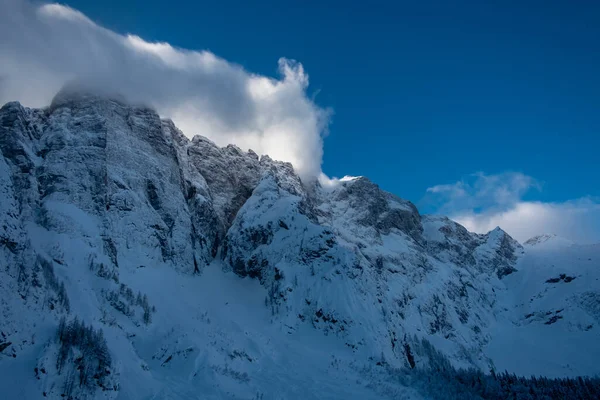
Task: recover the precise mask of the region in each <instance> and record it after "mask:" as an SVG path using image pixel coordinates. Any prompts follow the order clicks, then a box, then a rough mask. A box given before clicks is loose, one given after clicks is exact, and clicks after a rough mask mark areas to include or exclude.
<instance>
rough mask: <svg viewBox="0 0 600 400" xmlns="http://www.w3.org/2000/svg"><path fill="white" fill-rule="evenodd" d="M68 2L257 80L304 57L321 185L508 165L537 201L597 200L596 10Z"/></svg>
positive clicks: (442, 175) (435, 180)
mask: <svg viewBox="0 0 600 400" xmlns="http://www.w3.org/2000/svg"><path fill="white" fill-rule="evenodd" d="M482 3H487V4H482ZM494 3H495V4H494ZM66 4H69V5H71V6H73V7H74V8H77V9H79V10H80V11H83V12H84V13H85V14H86V15H87V16H88V17H90V18H91V19H93V20H95V21H96V22H99V23H101V24H102V25H104V26H106V27H109V28H111V29H113V30H116V31H118V32H121V33H135V34H138V35H139V36H141V37H143V38H144V39H146V40H150V41H166V42H169V43H170V44H172V45H174V46H179V47H183V48H188V49H210V50H211V51H213V52H214V53H216V54H217V55H220V56H222V57H224V58H226V59H227V60H229V61H233V62H235V63H239V64H241V65H243V66H244V67H245V68H246V69H248V70H249V71H253V72H258V73H261V74H265V75H273V76H275V75H276V62H277V59H278V58H279V57H282V56H285V57H287V58H292V59H296V60H298V61H300V62H302V64H303V65H304V67H305V68H306V70H307V72H308V74H309V75H310V80H311V84H310V91H312V92H315V91H318V94H317V97H316V101H317V102H318V103H319V104H321V105H324V106H328V107H331V108H333V110H334V112H335V115H334V117H333V119H332V124H331V126H330V135H329V136H328V137H327V138H326V140H325V156H324V164H323V170H324V172H325V173H327V174H328V175H330V176H343V175H345V174H350V175H366V176H369V177H370V178H372V179H373V180H374V181H376V182H378V183H379V184H380V185H381V186H382V187H384V188H385V189H387V190H390V191H392V192H394V193H397V194H399V195H400V196H403V197H405V198H409V199H411V200H413V201H418V200H419V199H420V197H421V196H422V195H423V193H424V192H425V190H426V188H428V187H430V186H433V185H436V184H439V183H448V182H452V181H456V180H458V179H460V178H461V177H463V176H465V175H468V174H471V173H474V172H477V171H485V172H487V173H499V172H503V171H506V170H516V171H520V172H523V173H525V174H527V175H531V176H534V177H535V178H536V179H539V180H541V181H543V182H545V185H544V188H543V190H542V191H538V192H537V193H534V195H535V197H536V198H539V199H541V200H546V201H564V200H567V199H571V198H575V197H581V196H586V195H591V196H600V184H599V181H600V162H599V161H598V149H600V112H599V110H600V73H598V70H599V68H600V23H598V21H599V20H600V3H598V2H597V1H589V2H585V1H577V2H566V1H534V2H531V1H530V2H527V1H526V2H523V1H517V2H511V1H497V2H480V1H458V2H447V1H439V2H427V1H426V2H391V1H383V2H378V1H371V2H348V1H344V2H332V1H327V2H320V1H309V2H299V1H291V2H285V1H284V2H282V1H264V2H246V1H219V2H190V1H184V2H178V1H171V2H169V6H168V7H166V6H165V5H164V2H153V1H147V0H144V1H137V0H117V1H113V0H109V1H102V2H96V1H77V0H69V1H67V2H66Z"/></svg>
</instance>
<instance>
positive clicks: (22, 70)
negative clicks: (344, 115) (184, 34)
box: [0, 0, 330, 178]
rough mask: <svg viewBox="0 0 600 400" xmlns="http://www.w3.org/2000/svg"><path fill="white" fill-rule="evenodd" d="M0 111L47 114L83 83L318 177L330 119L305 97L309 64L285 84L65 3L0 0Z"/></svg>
mask: <svg viewBox="0 0 600 400" xmlns="http://www.w3.org/2000/svg"><path fill="white" fill-rule="evenodd" d="M0 60H2V62H0V102H2V103H4V102H7V101H10V100H18V101H21V102H22V103H24V104H25V105H28V106H35V107H39V106H45V105H48V104H49V103H50V101H51V99H52V97H53V96H54V94H56V92H57V91H58V90H59V89H60V88H61V87H62V86H63V85H64V84H65V83H67V82H68V81H71V80H79V81H83V82H86V84H88V85H93V86H95V87H97V88H102V89H103V90H105V91H110V92H114V93H118V94H120V95H122V96H125V97H126V98H128V99H129V100H131V101H134V102H140V103H144V104H147V105H150V106H153V107H155V108H156V109H157V110H158V111H159V113H160V114H161V115H162V116H166V117H170V118H173V119H174V121H175V123H176V124H177V125H178V126H179V127H180V128H181V129H182V130H183V131H184V133H186V134H187V135H188V136H193V135H195V134H201V135H203V136H207V137H209V138H210V139H212V140H213V141H215V142H216V143H217V144H220V145H226V144H229V143H235V144H237V145H238V146H240V147H242V148H245V149H249V148H252V149H253V150H254V151H256V152H257V153H259V154H269V155H270V156H271V157H272V158H275V159H279V160H284V161H290V162H292V164H293V165H294V167H295V168H296V170H297V171H298V172H299V173H300V174H301V175H302V176H303V177H304V178H311V177H317V176H318V175H319V173H320V171H321V160H322V156H323V142H322V135H323V133H324V132H325V131H326V129H327V125H328V122H329V117H330V111H329V110H326V109H323V108H321V107H319V106H317V105H316V104H315V103H314V101H313V99H312V98H310V97H309V96H307V88H308V84H309V79H308V75H307V74H306V72H305V71H304V68H303V67H302V65H301V64H299V63H297V62H295V61H293V60H288V59H285V58H281V59H280V60H279V65H278V71H279V74H280V77H279V78H278V79H275V78H271V77H266V76H261V75H257V74H253V73H250V72H248V71H246V70H244V69H243V68H242V67H240V66H238V65H236V64H234V63H231V62H229V61H227V60H224V59H222V58H220V57H218V56H216V55H215V54H213V53H211V52H209V51H191V50H186V49H180V48H177V47H174V46H172V45H170V44H168V43H152V42H148V41H145V40H144V39H142V38H141V37H139V36H136V35H132V34H128V35H121V34H118V33H115V32H112V31H110V30H108V29H105V28H103V27H101V26H99V25H97V24H96V23H94V22H93V21H91V20H90V19H89V18H88V17H86V16H85V15H84V14H82V13H81V12H79V11H77V10H74V9H72V8H69V7H66V6H63V5H59V4H46V5H37V4H35V3H32V2H29V1H26V0H1V1H0Z"/></svg>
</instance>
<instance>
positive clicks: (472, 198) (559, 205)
mask: <svg viewBox="0 0 600 400" xmlns="http://www.w3.org/2000/svg"><path fill="white" fill-rule="evenodd" d="M540 190H542V184H541V183H540V182H539V181H537V180H536V179H534V178H532V177H530V176H527V175H524V174H522V173H517V172H507V173H503V174H497V175H486V174H484V173H477V174H473V175H471V176H469V177H466V178H465V179H463V180H461V181H458V182H455V183H452V184H444V185H437V186H433V187H430V188H428V189H427V195H426V196H425V199H424V202H425V203H426V204H428V205H429V207H430V208H433V209H435V211H436V213H441V214H447V215H449V216H450V217H451V218H452V219H454V220H456V221H457V222H459V223H460V224H462V225H464V226H465V227H466V228H467V229H469V230H471V231H474V232H479V233H485V232H488V231H490V230H492V229H494V228H495V227H496V226H500V227H501V228H502V229H504V230H505V231H507V232H508V233H509V234H510V235H512V236H513V237H514V238H516V239H517V240H519V241H525V240H527V239H528V238H530V237H532V236H535V235H538V234H541V233H556V234H557V235H559V236H562V237H565V238H567V239H571V240H573V241H576V242H579V243H591V242H600V201H599V200H598V199H594V198H589V197H585V198H580V199H573V200H570V201H566V202H540V201H525V200H524V196H525V195H526V194H527V193H528V192H530V191H540Z"/></svg>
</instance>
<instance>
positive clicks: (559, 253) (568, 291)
mask: <svg viewBox="0 0 600 400" xmlns="http://www.w3.org/2000/svg"><path fill="white" fill-rule="evenodd" d="M541 238H543V239H542V240H539V239H540V237H536V238H534V240H528V241H527V242H526V243H528V244H526V245H525V251H526V253H525V256H524V257H523V258H521V260H519V263H518V264H517V269H518V270H519V273H518V274H514V275H512V276H509V277H507V278H506V279H505V280H504V283H505V284H506V287H507V291H508V293H509V296H506V299H505V303H504V307H505V308H504V309H503V310H501V312H500V313H499V318H498V321H497V323H496V325H495V328H494V330H495V332H494V339H493V340H492V342H491V343H490V345H489V349H488V350H487V354H488V355H489V356H490V357H492V358H493V359H494V361H495V366H496V368H498V369H499V370H505V369H508V370H509V371H514V372H515V373H518V374H522V375H533V374H541V375H545V376H550V377H559V376H576V375H600V365H599V364H598V361H597V360H598V355H599V354H600V341H599V340H598V337H600V326H599V324H600V244H596V245H577V244H573V243H572V242H570V241H568V240H566V239H564V238H560V237H555V236H550V235H543V236H541ZM506 349H511V351H510V352H507V351H506Z"/></svg>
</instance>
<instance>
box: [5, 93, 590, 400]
mask: <svg viewBox="0 0 600 400" xmlns="http://www.w3.org/2000/svg"><path fill="white" fill-rule="evenodd" d="M0 151H1V154H2V157H0V194H1V195H2V197H1V198H2V201H0V211H1V213H0V261H1V265H2V268H1V269H0V315H1V316H2V320H1V323H0V331H1V332H0V335H1V336H0V348H2V351H0V379H2V380H5V379H6V380H7V381H8V380H11V381H12V380H18V381H19V382H20V384H18V385H9V388H8V389H6V391H5V392H4V393H3V394H4V395H6V396H8V397H7V398H9V399H12V398H15V399H16V398H37V397H40V396H42V395H43V394H44V393H45V395H46V397H50V398H62V397H61V395H63V394H65V393H67V394H68V393H71V394H72V395H73V396H76V397H80V398H85V397H97V398H112V399H115V398H119V399H137V398H203V399H204V398H215V399H219V398H232V399H234V398H235V399H238V398H240V399H262V398H264V399H267V398H303V399H304V398H315V399H316V398H319V399H321V398H328V399H337V398H361V399H368V398H382V397H384V398H407V399H409V398H421V397H422V396H421V394H419V392H418V391H417V390H416V389H414V388H411V387H410V385H408V384H406V383H401V382H396V383H389V382H388V383H385V384H384V383H382V381H385V379H386V378H384V377H385V376H387V375H386V374H385V373H384V371H383V369H382V368H384V367H385V368H388V367H389V368H411V367H414V366H417V367H419V366H425V365H427V364H428V362H429V359H428V354H426V353H425V352H423V351H421V350H420V349H421V348H422V346H421V345H420V343H421V339H422V338H425V339H427V340H428V341H429V342H431V343H432V344H433V345H434V346H435V347H436V348H437V349H439V350H440V351H441V352H442V353H443V354H444V355H445V356H447V357H448V358H449V360H450V361H451V362H452V363H453V364H454V365H455V366H460V367H476V368H481V369H483V370H485V371H489V370H490V369H491V368H502V369H503V368H508V369H510V370H514V371H522V372H523V373H547V374H550V375H563V374H595V373H598V370H597V367H596V366H595V365H593V363H591V362H588V360H587V359H585V357H577V356H576V355H574V354H575V353H574V352H573V351H572V349H573V347H572V346H571V347H568V346H566V347H564V348H563V349H562V350H561V351H560V352H559V353H556V354H553V353H552V352H550V351H549V349H554V348H555V347H556V346H555V344H554V343H553V342H552V341H551V340H548V341H546V342H544V341H538V342H537V346H538V347H537V348H536V351H537V353H535V354H536V355H535V357H536V358H535V362H533V361H531V360H530V361H528V362H527V363H525V362H523V361H518V360H516V359H507V358H506V357H505V353H506V352H504V353H503V351H502V349H505V348H506V346H509V345H510V346H517V345H516V344H514V343H509V342H508V340H509V338H508V336H507V332H509V333H510V334H511V335H512V334H513V333H514V332H516V333H514V335H517V334H518V335H521V336H522V337H524V338H525V339H524V340H523V341H521V342H520V344H521V345H522V346H530V345H529V344H528V340H533V338H534V337H535V335H536V334H537V332H538V331H536V329H545V330H546V331H545V332H546V333H548V332H552V335H554V334H556V336H555V337H557V338H560V339H561V340H564V341H569V340H571V338H574V337H577V338H580V337H581V338H585V339H586V340H588V342H586V343H589V351H588V353H587V354H589V355H591V356H594V355H598V354H599V349H598V347H597V346H596V345H595V344H594V343H592V342H591V339H590V338H591V337H592V336H593V335H594V334H597V332H596V329H597V328H596V325H597V319H598V315H597V314H598V310H597V304H598V301H597V300H598V299H597V292H595V291H594V290H597V288H598V285H597V284H596V283H595V281H593V280H592V279H591V278H593V277H595V276H597V275H594V274H595V273H596V272H597V265H598V264H597V261H586V262H587V263H588V264H585V262H584V261H581V263H580V264H575V263H571V262H572V260H573V257H576V256H577V257H579V256H580V254H587V255H586V256H584V258H585V257H588V258H590V259H593V260H597V259H600V258H599V257H597V255H596V254H598V248H597V247H593V246H592V247H586V248H583V247H576V246H567V247H564V246H562V247H560V249H558V250H556V254H554V253H551V250H547V249H546V247H547V246H546V245H547V243H548V242H549V241H546V242H544V243H543V244H544V245H545V246H546V247H544V250H543V251H542V250H541V249H542V247H540V249H535V248H532V249H531V250H530V249H529V247H532V246H526V248H525V250H524V248H523V247H522V246H521V245H520V244H518V243H517V242H516V241H514V240H513V239H512V238H510V236H509V235H507V234H506V233H505V232H503V231H502V230H501V229H499V228H497V229H495V230H493V231H491V232H489V233H488V234H485V235H479V234H474V233H470V232H468V231H467V230H466V229H465V228H464V227H462V226H460V225H459V224H457V223H455V222H453V221H451V220H449V219H447V218H444V217H435V216H422V215H420V214H419V212H418V210H417V209H416V207H415V206H414V205H413V204H412V203H410V202H408V201H405V200H403V199H400V198H398V197H396V196H394V195H392V194H390V193H387V192H384V191H382V190H381V189H380V188H379V187H378V186H377V185H376V184H374V183H373V182H371V181H369V180H368V179H367V178H364V177H359V178H346V179H342V180H340V181H337V182H335V183H334V184H332V185H328V186H321V185H320V184H319V183H318V182H316V181H315V182H302V181H301V180H300V178H299V177H298V175H297V174H296V173H295V172H294V169H293V167H292V166H291V165H290V164H288V163H282V162H278V161H273V160H271V159H270V158H269V157H266V156H263V157H258V156H257V155H256V154H255V153H253V152H252V151H249V152H243V151H242V150H240V149H239V148H237V147H235V146H232V145H230V146H227V147H225V148H219V147H217V146H216V145H215V144H214V143H212V142H210V141H209V140H207V139H205V138H203V137H201V136H196V137H195V138H193V139H192V140H189V139H187V138H186V137H184V136H183V135H182V133H181V132H180V131H179V130H178V129H177V128H176V127H175V126H174V125H173V123H172V122H171V121H167V120H161V119H160V118H159V116H158V115H157V114H156V113H155V112H154V111H153V110H150V109H147V108H144V107H141V106H131V105H128V104H126V103H124V102H123V101H122V100H119V99H114V98H106V97H98V96H95V95H92V94H89V93H86V92H81V91H78V90H75V89H73V88H70V89H66V90H63V91H62V92H61V93H59V94H58V95H57V96H56V98H55V99H54V101H53V102H52V104H51V105H50V106H49V107H48V108H45V109H41V110H33V109H27V108H24V107H22V106H21V105H20V104H18V103H9V104H7V105H5V106H4V107H3V108H2V109H1V110H0ZM539 242H541V241H539ZM565 249H567V250H565ZM552 251H554V250H552ZM543 257H547V259H548V260H550V259H552V260H556V261H554V262H555V265H556V266H548V265H546V264H544V265H543V268H545V270H544V271H541V270H540V267H538V266H536V265H541V264H540V263H542V261H540V260H542V259H543ZM561 257H562V258H561ZM561 260H562V261H561ZM536 263H537V264H536ZM586 268H587V269H586ZM561 274H565V277H562V275H561ZM555 275H556V276H555ZM567 276H569V277H571V276H574V277H575V276H576V279H574V280H569V282H566V280H567V279H566V277H567ZM542 278H543V279H542ZM553 278H558V279H559V280H558V281H557V282H555V283H545V280H547V279H553ZM540 279H541V280H542V281H540ZM536 296H537V297H536ZM531 297H535V301H534V300H532V301H529V298H531ZM555 308H556V310H555ZM559 308H562V309H563V310H562V311H560V313H562V314H560V316H564V318H563V319H559V318H558V317H557V321H555V323H552V324H549V325H546V324H544V322H547V321H546V319H544V318H545V316H544V315H543V313H545V312H548V311H552V312H556V311H557V310H558V309H559ZM531 313H533V315H534V316H533V317H525V315H527V314H531ZM61 318H64V319H65V324H66V325H65V326H66V328H65V329H64V330H63V329H62V328H60V329H59V321H61ZM75 318H77V319H78V321H82V322H83V324H85V325H83V326H87V327H89V326H91V327H92V328H91V329H90V328H82V327H81V326H82V325H81V324H79V325H78V324H75V323H73V321H74V319H75ZM549 318H550V317H549ZM61 326H62V325H61ZM100 330H102V334H100V333H99V331H100ZM60 332H67V333H68V334H61V333H60ZM86 332H87V333H86ZM521 332H524V333H521ZM555 332H556V333H555ZM101 335H102V336H103V338H102V336H101ZM546 336H547V337H548V338H550V337H551V335H546ZM515 337H517V336H515ZM519 337H520V336H519ZM582 340H583V339H582ZM104 342H105V343H106V346H104V345H103V343H104ZM105 348H106V349H105ZM106 353H108V356H107V354H106ZM521 354H527V353H525V352H524V351H522V352H521ZM531 354H533V353H531ZM61 357H62V358H61ZM107 358H109V359H110V362H109V363H107V362H106V359H107ZM57 360H58V361H57ZM60 360H62V361H60ZM532 360H533V358H532ZM565 362H567V363H569V367H564V366H563V365H562V364H564V363H565ZM553 363H554V364H553ZM552 365H555V366H556V367H552ZM526 366H527V368H529V369H526ZM519 368H521V369H519ZM544 368H546V369H544ZM88 370H89V374H88V373H87V372H86V371H88ZM82 371H83V372H82ZM84 372H86V373H85V374H84ZM86 374H87V375H86ZM82 377H84V378H85V379H84V380H85V382H86V383H85V384H82V383H81V382H82V379H83V378H82Z"/></svg>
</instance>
